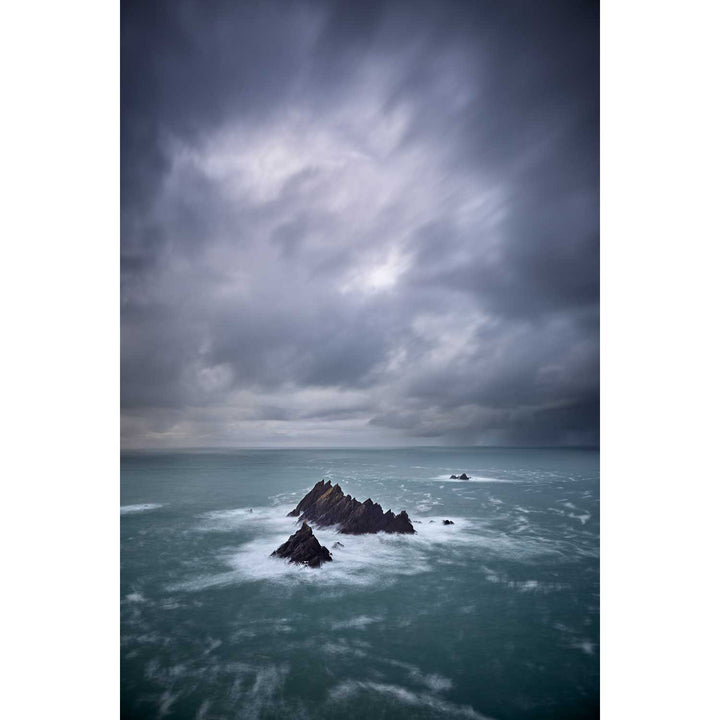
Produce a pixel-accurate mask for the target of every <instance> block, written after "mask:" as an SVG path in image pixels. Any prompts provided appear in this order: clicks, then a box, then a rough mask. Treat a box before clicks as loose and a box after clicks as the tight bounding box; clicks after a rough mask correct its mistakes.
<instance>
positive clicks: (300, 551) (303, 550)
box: [271, 523, 332, 567]
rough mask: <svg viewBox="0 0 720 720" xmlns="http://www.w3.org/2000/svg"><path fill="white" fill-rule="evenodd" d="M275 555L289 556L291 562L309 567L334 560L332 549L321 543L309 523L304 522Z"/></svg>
mask: <svg viewBox="0 0 720 720" xmlns="http://www.w3.org/2000/svg"><path fill="white" fill-rule="evenodd" d="M273 556H275V557H281V558H287V559H288V560H290V562H294V563H299V564H301V565H307V566H308V567H320V565H322V564H323V563H324V562H328V561H330V560H332V555H331V554H330V551H329V550H328V549H327V548H326V547H325V546H324V545H321V544H320V542H319V541H318V539H317V538H316V537H315V536H314V535H313V531H312V528H311V527H310V526H309V525H308V524H307V523H303V524H302V527H301V528H300V529H299V530H298V531H297V532H296V533H295V534H294V535H291V536H290V537H289V538H288V539H287V541H286V542H284V543H283V544H282V545H281V546H280V547H279V548H278V549H277V550H276V551H275V552H274V553H273V554H272V555H271V557H273Z"/></svg>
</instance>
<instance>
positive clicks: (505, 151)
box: [121, 0, 599, 447]
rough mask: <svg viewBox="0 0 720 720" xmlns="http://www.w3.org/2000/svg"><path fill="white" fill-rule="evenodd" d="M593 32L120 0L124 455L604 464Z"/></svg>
mask: <svg viewBox="0 0 720 720" xmlns="http://www.w3.org/2000/svg"><path fill="white" fill-rule="evenodd" d="M597 34H598V23H597V4H596V3H591V2H588V3H584V2H579V3H578V2H572V3H570V2H569V3H565V2H557V3H550V4H543V5H542V6H540V4H534V3H503V4H498V3H483V2H448V3H405V2H384V3H383V2H373V3H342V2H337V3H320V2H309V3H302V2H297V3H272V2H271V3H254V2H247V3H234V4H230V3H215V2H210V3H199V2H195V3H193V2H156V3H139V2H129V1H128V0H124V1H123V3H122V258H121V270H122V404H123V442H124V444H125V445H126V446H127V447H133V446H153V445H158V446H180V445H226V444H266V443H268V444H272V443H278V444H302V443H303V442H307V443H308V444H316V443H319V444H333V443H338V444H360V445H362V444H373V443H377V444H387V443H394V444H402V443H419V442H427V441H428V439H432V440H433V441H438V442H448V443H457V442H467V443H486V444H492V443H501V444H502V443H512V444H564V443H571V444H578V443H579V444H592V443H596V442H597V440H598V419H599V418H598V386H599V372H598V357H599V355H598V294H599V289H598V280H599V267H598V264H599V253H598V241H599V238H598V231H599V227H598V225H599V221H598V172H597V171H598V77H597V75H598V73H597V71H598V67H597V62H598V43H597Z"/></svg>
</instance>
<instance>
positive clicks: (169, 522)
mask: <svg viewBox="0 0 720 720" xmlns="http://www.w3.org/2000/svg"><path fill="white" fill-rule="evenodd" d="M462 472H467V473H468V475H470V476H471V479H470V480H468V481H461V480H460V481H451V480H449V476H450V475H451V474H460V473H462ZM323 478H324V479H328V480H331V481H332V482H333V483H336V482H337V483H340V485H341V487H342V489H343V490H344V491H345V492H346V493H350V494H351V495H353V496H354V497H356V498H357V499H358V500H360V501H363V500H365V499H366V498H368V497H371V498H372V499H373V500H374V501H376V502H378V503H380V504H381V505H382V507H383V509H384V510H387V509H388V508H390V509H392V510H393V511H395V512H398V511H400V510H407V512H408V514H409V515H410V518H411V520H412V522H413V524H414V525H415V529H416V530H417V534H416V535H413V536H408V535H385V534H379V535H368V536H347V535H339V534H337V533H336V532H335V531H334V530H333V529H332V528H326V529H315V535H316V537H317V538H318V539H319V540H320V542H321V544H323V545H326V546H327V547H328V548H329V549H331V552H332V553H333V562H330V563H326V564H325V565H323V566H322V567H320V568H317V569H310V568H305V567H298V566H294V565H290V564H288V563H287V562H285V561H284V560H281V559H278V558H271V557H270V553H271V552H272V551H273V550H275V549H276V548H277V547H278V546H279V545H280V544H281V543H283V542H284V541H285V540H287V538H288V536H289V535H290V534H292V533H293V532H294V531H295V530H296V529H297V528H298V526H297V525H296V519H295V518H289V517H287V513H288V512H289V511H290V510H291V509H292V508H293V507H294V506H295V505H296V503H297V502H298V501H299V500H300V499H301V498H302V497H303V495H304V494H305V493H306V492H307V491H308V490H310V488H311V487H312V486H313V485H314V484H315V483H316V482H317V481H318V480H322V479H323ZM121 505H122V507H121V508H120V514H121V521H120V525H121V598H120V618H121V625H120V653H121V715H122V717H123V718H178V719H179V718H183V719H184V718H188V719H190V718H192V719H197V720H203V719H204V720H210V719H212V718H218V719H219V718H222V719H226V718H242V719H247V720H253V719H255V718H257V719H261V718H262V719H265V718H267V719H270V718H293V719H294V718H322V719H325V718H327V719H330V718H349V719H351V718H358V719H360V718H372V719H373V720H379V719H380V718H455V717H457V718H471V719H472V718H475V719H477V720H480V719H482V718H494V719H495V720H521V719H524V718H528V719H530V718H533V719H535V718H537V719H540V718H562V719H563V720H570V719H572V718H596V717H598V716H599V650H600V648H599V591H600V587H599V582H600V579H599V519H600V518H599V453H598V451H597V450H588V449H493V448H406V449H392V450H389V449H376V450H375V449H374V450H365V449H363V450H358V449H348V450H341V449H332V450H317V449H307V450H294V449H293V450H289V449H288V450H237V451H214V452H176V453H159V452H145V453H126V454H123V456H122V458H121ZM445 519H449V520H452V521H453V523H454V524H453V525H443V524H442V521H443V520H445ZM338 540H339V541H340V542H342V544H343V546H344V547H342V548H336V549H333V548H332V545H333V544H334V543H335V542H336V541H338Z"/></svg>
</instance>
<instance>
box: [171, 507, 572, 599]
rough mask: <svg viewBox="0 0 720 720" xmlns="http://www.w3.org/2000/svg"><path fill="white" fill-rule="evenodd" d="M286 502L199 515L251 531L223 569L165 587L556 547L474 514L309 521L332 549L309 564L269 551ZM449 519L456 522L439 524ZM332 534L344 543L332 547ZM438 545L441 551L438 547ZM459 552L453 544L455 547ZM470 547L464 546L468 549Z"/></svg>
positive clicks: (418, 568)
mask: <svg viewBox="0 0 720 720" xmlns="http://www.w3.org/2000/svg"><path fill="white" fill-rule="evenodd" d="M286 512H287V508H285V507H276V508H254V509H253V512H252V513H250V511H249V508H236V509H233V510H223V511H215V512H211V513H206V514H204V515H202V516H200V523H199V525H198V526H196V530H198V531H200V532H212V531H221V532H229V531H233V530H235V531H236V530H240V529H243V530H246V531H247V530H250V531H251V532H252V533H253V535H254V537H253V538H252V539H251V540H249V541H248V542H245V543H243V544H241V545H239V546H236V547H234V548H225V549H224V550H223V551H222V554H221V556H220V559H221V561H222V562H223V563H224V564H225V565H226V566H227V568H228V569H227V570H226V571H225V572H219V573H214V574H207V575H197V576H195V577H192V578H190V579H188V580H185V581H181V582H178V583H174V584H172V585H170V586H169V587H168V588H167V589H168V591H170V592H175V591H184V592H195V591H200V590H204V589H206V588H212V587H221V586H227V585H233V584H238V583H244V582H258V581H272V582H277V583H280V584H284V585H288V584H289V585H294V584H298V583H299V584H307V583H311V584H317V585H323V586H333V585H338V586H342V585H357V586H373V585H375V584H376V583H378V582H382V583H385V584H389V583H394V582H395V581H396V579H397V578H398V577H401V576H411V575H419V574H422V573H427V572H430V571H431V570H432V569H433V566H435V565H437V564H441V563H448V562H450V563H456V562H458V561H462V562H466V561H468V559H470V560H472V559H473V558H474V557H478V556H482V557H486V556H495V557H502V558H509V559H513V560H518V561H523V560H527V559H530V558H533V557H536V556H543V555H548V554H562V550H561V548H559V547H557V546H556V545H555V544H554V543H552V542H547V541H541V540H540V539H536V538H532V537H527V536H524V535H523V536H520V535H513V534H508V533H505V532H501V531H499V530H497V529H495V528H493V526H492V524H491V523H488V522H487V521H484V520H480V519H472V518H461V517H456V516H453V515H438V516H425V517H423V519H422V523H420V522H418V523H417V525H416V526H415V529H416V531H417V532H416V534H414V535H404V534H386V533H378V534H368V535H343V534H341V533H339V532H338V530H337V528H335V527H329V528H317V527H313V532H314V534H315V536H316V537H317V539H318V541H319V542H320V544H321V545H325V546H326V547H327V548H328V549H330V551H331V553H332V555H333V561H332V562H329V563H325V564H324V565H323V566H322V568H307V567H305V566H302V565H297V564H294V563H290V562H289V561H286V560H284V559H281V558H277V557H271V553H272V552H273V551H274V550H275V549H276V548H278V547H279V546H280V545H281V544H282V543H284V542H285V541H286V540H287V538H288V536H289V535H291V534H292V533H294V532H296V531H297V529H298V524H297V521H296V518H292V517H287V516H286ZM445 519H450V520H452V521H453V523H454V524H452V525H443V520H445ZM336 541H341V542H342V543H343V547H342V548H333V545H334V543H335V542H336ZM438 550H441V552H438ZM461 550H462V553H459V552H457V551H461ZM468 553H469V554H468Z"/></svg>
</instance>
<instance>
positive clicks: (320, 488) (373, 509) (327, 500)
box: [288, 480, 415, 535]
mask: <svg viewBox="0 0 720 720" xmlns="http://www.w3.org/2000/svg"><path fill="white" fill-rule="evenodd" d="M288 515H289V516H291V517H299V518H300V519H301V520H303V521H310V522H315V523H317V524H318V525H320V526H324V525H340V532H341V533H345V534H348V535H362V534H365V533H378V532H386V533H414V532H415V528H413V526H412V523H411V522H410V518H409V517H408V514H407V513H406V512H405V511H404V510H403V511H402V512H400V513H399V514H398V515H395V513H394V512H392V510H388V511H387V512H385V513H384V512H383V509H382V507H381V506H380V505H378V503H376V502H373V501H372V500H371V499H370V498H368V499H367V500H365V502H362V503H361V502H359V501H358V500H356V499H355V498H354V497H350V495H345V493H343V491H342V488H341V487H340V486H339V485H338V484H337V483H336V484H335V485H332V484H331V483H330V481H329V480H328V481H327V482H325V481H324V480H321V481H320V482H318V483H317V484H316V485H315V487H314V488H313V489H312V490H311V491H310V492H309V493H308V494H307V495H306V496H305V497H304V498H303V499H302V500H301V501H300V502H299V503H298V504H297V507H296V508H295V509H294V510H291V511H290V512H289V513H288Z"/></svg>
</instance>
